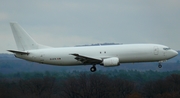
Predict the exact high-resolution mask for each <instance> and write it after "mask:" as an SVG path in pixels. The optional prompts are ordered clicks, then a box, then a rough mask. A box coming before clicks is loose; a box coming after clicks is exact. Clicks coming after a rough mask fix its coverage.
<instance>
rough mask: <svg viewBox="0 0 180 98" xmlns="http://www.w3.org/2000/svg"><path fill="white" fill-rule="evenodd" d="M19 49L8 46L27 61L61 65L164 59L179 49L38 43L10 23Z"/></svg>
mask: <svg viewBox="0 0 180 98" xmlns="http://www.w3.org/2000/svg"><path fill="white" fill-rule="evenodd" d="M10 26H11V29H12V32H13V35H14V39H15V41H16V45H17V48H18V50H8V51H9V52H12V53H14V55H15V57H17V58H21V59H25V60H28V61H33V62H38V63H44V64H51V65H59V66H74V65H92V67H91V68H90V70H91V72H95V71H96V65H97V64H100V65H102V66H104V67H112V66H118V65H120V64H121V63H136V62H159V64H158V67H159V68H161V67H162V65H161V62H163V61H166V60H168V59H170V58H173V57H175V56H176V55H177V54H178V52H176V51H175V50H173V49H171V48H169V47H167V46H164V45H159V44H122V45H105V46H84V47H61V48H53V47H49V46H44V45H41V44H38V43H36V42H35V41H34V40H33V39H32V38H31V37H30V36H29V35H28V34H27V33H26V31H25V30H24V29H23V28H22V27H21V26H20V25H18V24H17V23H10Z"/></svg>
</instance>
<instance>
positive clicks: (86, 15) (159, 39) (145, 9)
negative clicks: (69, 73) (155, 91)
mask: <svg viewBox="0 0 180 98" xmlns="http://www.w3.org/2000/svg"><path fill="white" fill-rule="evenodd" d="M179 5H180V0H91V1H86V0H28V1H27V0H1V1H0V53H7V52H6V50H7V49H17V48H16V45H15V41H14V38H13V35H12V33H11V29H10V26H9V22H10V21H16V22H18V23H19V24H20V25H21V26H22V27H23V28H24V29H25V30H26V31H27V32H28V33H29V34H30V35H31V36H32V37H33V38H34V39H35V40H36V41H37V42H38V43H40V44H44V45H48V46H53V47H58V46H74V45H79V44H91V43H103V42H119V43H158V44H163V45H167V46H169V47H171V48H173V49H176V50H180V6H179Z"/></svg>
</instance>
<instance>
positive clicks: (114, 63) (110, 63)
mask: <svg viewBox="0 0 180 98" xmlns="http://www.w3.org/2000/svg"><path fill="white" fill-rule="evenodd" d="M102 65H104V66H105V67H111V66H118V65H120V62H119V58H117V57H111V58H106V59H104V60H103V62H102Z"/></svg>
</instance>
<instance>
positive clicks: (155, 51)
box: [154, 46, 159, 55]
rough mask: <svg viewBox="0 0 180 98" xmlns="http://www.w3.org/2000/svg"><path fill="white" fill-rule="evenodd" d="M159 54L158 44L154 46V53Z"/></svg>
mask: <svg viewBox="0 0 180 98" xmlns="http://www.w3.org/2000/svg"><path fill="white" fill-rule="evenodd" d="M158 54H159V48H158V46H154V55H158Z"/></svg>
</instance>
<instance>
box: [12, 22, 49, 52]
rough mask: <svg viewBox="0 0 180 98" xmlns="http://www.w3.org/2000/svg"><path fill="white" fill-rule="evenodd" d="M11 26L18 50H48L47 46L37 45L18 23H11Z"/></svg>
mask: <svg viewBox="0 0 180 98" xmlns="http://www.w3.org/2000/svg"><path fill="white" fill-rule="evenodd" d="M10 26H11V29H12V32H13V35H14V39H15V41H16V45H17V48H18V50H21V51H25V50H33V49H41V48H47V46H43V45H40V44H38V43H36V42H35V41H34V40H33V39H32V38H31V37H30V36H29V34H28V33H27V32H26V31H25V30H24V29H23V28H22V27H21V26H20V25H19V24H18V23H14V22H12V23H10Z"/></svg>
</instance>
